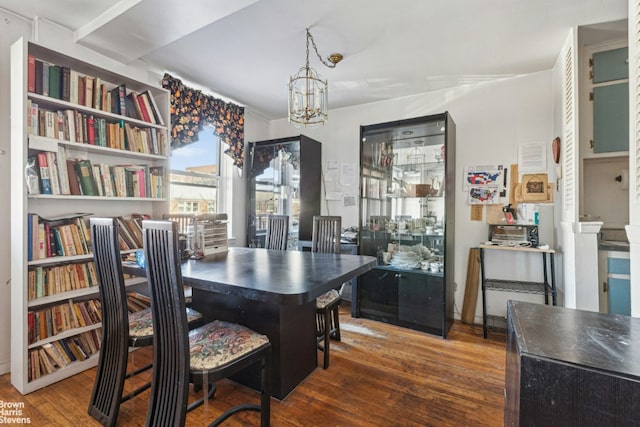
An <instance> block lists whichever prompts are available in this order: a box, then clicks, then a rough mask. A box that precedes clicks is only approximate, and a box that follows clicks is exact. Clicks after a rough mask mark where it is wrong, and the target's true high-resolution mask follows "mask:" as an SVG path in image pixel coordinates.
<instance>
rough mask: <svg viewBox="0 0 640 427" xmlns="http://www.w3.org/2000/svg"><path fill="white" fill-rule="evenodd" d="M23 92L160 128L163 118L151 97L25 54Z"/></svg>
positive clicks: (124, 86) (146, 92) (148, 92)
mask: <svg viewBox="0 0 640 427" xmlns="http://www.w3.org/2000/svg"><path fill="white" fill-rule="evenodd" d="M27 65H28V67H27V90H28V91H29V92H30V93H36V94H38V95H44V96H48V97H50V98H55V99H60V100H63V101H67V102H71V103H73V104H78V105H81V106H84V107H89V108H95V109H97V110H102V111H108V112H110V113H114V114H120V115H122V116H127V117H131V118H134V119H138V120H144V121H146V122H149V123H153V124H159V125H162V126H164V119H163V117H162V114H160V109H159V108H158V104H157V103H156V101H155V99H154V97H153V94H152V93H151V92H150V91H149V90H145V91H144V92H142V93H139V94H138V93H136V92H135V91H127V87H126V85H125V84H113V83H108V82H104V81H102V79H101V78H100V77H95V76H89V75H83V74H81V73H79V72H78V71H76V70H73V69H71V68H69V67H65V66H60V65H56V64H51V63H48V62H46V61H43V60H40V59H38V58H36V57H35V56H34V55H29V57H28V63H27Z"/></svg>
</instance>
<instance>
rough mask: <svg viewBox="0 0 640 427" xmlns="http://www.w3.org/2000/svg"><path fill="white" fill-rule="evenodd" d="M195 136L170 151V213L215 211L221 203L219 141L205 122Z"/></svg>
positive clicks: (217, 210)
mask: <svg viewBox="0 0 640 427" xmlns="http://www.w3.org/2000/svg"><path fill="white" fill-rule="evenodd" d="M198 138H199V139H198V141H197V142H194V143H192V144H189V145H186V146H184V147H180V148H177V149H174V150H173V152H172V154H171V159H170V165H171V174H170V194H171V203H170V207H169V212H170V213H193V214H203V213H216V212H219V208H220V207H221V206H220V205H219V200H220V185H219V184H220V145H221V142H220V139H219V138H218V137H217V136H216V135H215V134H214V133H213V129H212V128H211V127H210V126H205V127H204V128H203V129H202V131H200V133H199V135H198Z"/></svg>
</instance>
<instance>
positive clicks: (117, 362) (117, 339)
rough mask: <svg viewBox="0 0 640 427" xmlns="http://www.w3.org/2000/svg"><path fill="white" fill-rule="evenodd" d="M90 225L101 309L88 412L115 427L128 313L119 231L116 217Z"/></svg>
mask: <svg viewBox="0 0 640 427" xmlns="http://www.w3.org/2000/svg"><path fill="white" fill-rule="evenodd" d="M89 223H90V228H91V242H92V246H93V262H94V263H95V267H96V274H97V278H98V283H99V286H98V289H99V292H100V302H101V306H102V338H101V345H100V348H101V349H100V356H99V361H98V369H97V371H96V378H95V380H94V386H93V392H92V393H91V400H90V402H89V413H90V414H91V415H92V416H94V417H95V418H96V419H98V420H99V421H100V422H101V423H103V424H105V425H114V424H115V422H116V418H117V416H118V410H119V408H120V393H121V391H122V387H123V386H124V380H125V373H126V369H127V354H128V348H129V346H128V341H129V313H128V310H127V294H126V291H125V286H124V275H123V273H122V259H121V257H120V244H119V239H118V236H119V228H118V222H117V220H116V219H115V218H91V219H90V220H89ZM105 367H108V369H107V368H105Z"/></svg>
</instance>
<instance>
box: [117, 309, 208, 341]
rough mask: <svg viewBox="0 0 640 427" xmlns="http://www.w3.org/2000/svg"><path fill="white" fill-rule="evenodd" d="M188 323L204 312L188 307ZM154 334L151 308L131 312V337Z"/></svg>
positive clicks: (200, 316)
mask: <svg viewBox="0 0 640 427" xmlns="http://www.w3.org/2000/svg"><path fill="white" fill-rule="evenodd" d="M186 310H187V323H191V322H193V321H195V320H198V319H200V318H202V314H201V313H199V312H197V311H195V310H193V309H191V308H187V309H186ZM152 335H153V320H152V318H151V308H145V309H144V310H140V311H135V312H133V313H129V336H130V337H131V338H142V337H150V336H152Z"/></svg>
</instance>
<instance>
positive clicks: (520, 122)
mask: <svg viewBox="0 0 640 427" xmlns="http://www.w3.org/2000/svg"><path fill="white" fill-rule="evenodd" d="M551 78H552V74H551V71H544V72H540V73H535V74H531V75H525V76H520V77H516V78H511V79H504V80H501V81H496V82H493V83H488V84H482V85H478V86H475V87H467V88H458V89H452V90H446V91H441V92H435V93H425V94H419V95H413V96H408V97H404V98H398V99H394V100H389V101H380V102H376V103H371V104H366V105H360V106H356V107H349V108H342V109H336V110H331V111H329V120H328V122H327V124H326V125H325V126H324V127H320V128H315V129H298V128H294V127H293V126H292V125H290V124H289V123H288V122H287V120H286V119H281V120H274V121H272V122H271V124H270V132H269V137H270V138H280V137H286V136H292V135H296V134H299V133H303V134H305V135H307V136H310V137H312V138H314V139H317V140H318V141H320V142H322V161H323V164H325V162H326V161H327V160H338V161H340V162H348V163H355V164H356V165H358V167H359V150H360V147H359V143H358V139H359V137H360V125H368V124H373V123H380V122H387V121H392V120H399V119H405V118H411V117H419V116H425V115H429V114H437V113H441V112H444V111H449V113H450V114H451V117H452V118H453V120H454V121H455V123H456V129H457V141H456V173H458V176H457V178H458V179H457V181H458V182H461V173H462V170H463V168H464V166H466V165H486V164H505V165H510V164H512V163H516V162H517V153H518V144H520V143H525V142H534V141H538V142H546V143H548V144H549V147H550V146H551V141H552V139H553V138H552V132H551V131H552V116H551V105H552V102H551V82H552V80H551ZM329 84H331V82H329ZM550 151H551V150H550V149H549V156H550V155H551V154H550ZM548 164H549V165H551V160H550V157H549V160H548ZM550 172H551V171H550ZM552 175H553V174H552ZM344 191H345V192H348V193H353V194H357V193H358V190H357V188H355V189H351V188H345V189H344ZM322 214H331V215H341V216H342V217H343V224H344V225H345V226H348V225H357V224H358V208H357V207H346V208H345V207H342V206H341V203H340V202H336V201H330V202H326V201H323V204H322ZM469 218H470V207H469V205H467V203H466V199H465V196H464V193H463V192H462V186H461V185H458V188H456V218H455V228H456V230H455V233H456V239H455V248H456V249H455V254H456V255H455V256H456V262H455V265H456V271H455V272H454V281H455V283H457V290H456V295H455V301H456V317H458V318H459V312H460V309H461V308H462V299H463V296H464V287H465V280H466V269H467V258H468V253H469V249H470V248H471V247H475V246H477V245H478V244H479V243H480V242H484V241H485V240H486V239H487V225H486V224H485V223H484V222H471V221H470V219H469ZM549 220H550V221H551V220H552V219H551V218H550V219H549ZM520 255H522V254H520ZM498 258H499V259H497V260H494V261H493V262H492V261H490V260H488V263H487V269H489V268H492V269H493V271H496V270H495V269H496V268H500V269H501V268H502V267H501V266H504V265H505V264H506V265H509V266H514V265H515V263H520V264H519V267H518V269H517V270H516V269H515V268H513V269H512V271H510V272H507V273H509V275H510V277H513V276H515V277H514V278H520V276H530V275H531V274H538V273H539V274H540V275H541V274H542V273H541V271H542V270H541V261H539V263H538V260H534V261H533V262H529V259H528V258H526V256H525V257H522V258H519V257H514V258H513V259H509V260H508V262H506V263H505V259H504V258H503V257H498ZM493 277H496V278H498V275H495V276H493ZM533 279H535V280H538V278H537V277H535V278H533ZM509 296H512V297H513V294H507V293H504V294H502V295H500V294H498V293H493V294H492V296H491V299H490V301H489V304H488V310H487V311H488V312H489V313H490V314H495V315H502V316H504V315H505V312H506V299H507V298H508V297H509ZM528 297H529V295H526V296H522V295H517V298H518V299H526V298H528ZM532 297H533V298H534V299H533V301H537V302H540V301H541V300H540V297H539V296H532ZM480 310H481V305H478V308H477V310H476V319H477V320H476V321H480V317H479V316H480V315H481V311H480Z"/></svg>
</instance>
